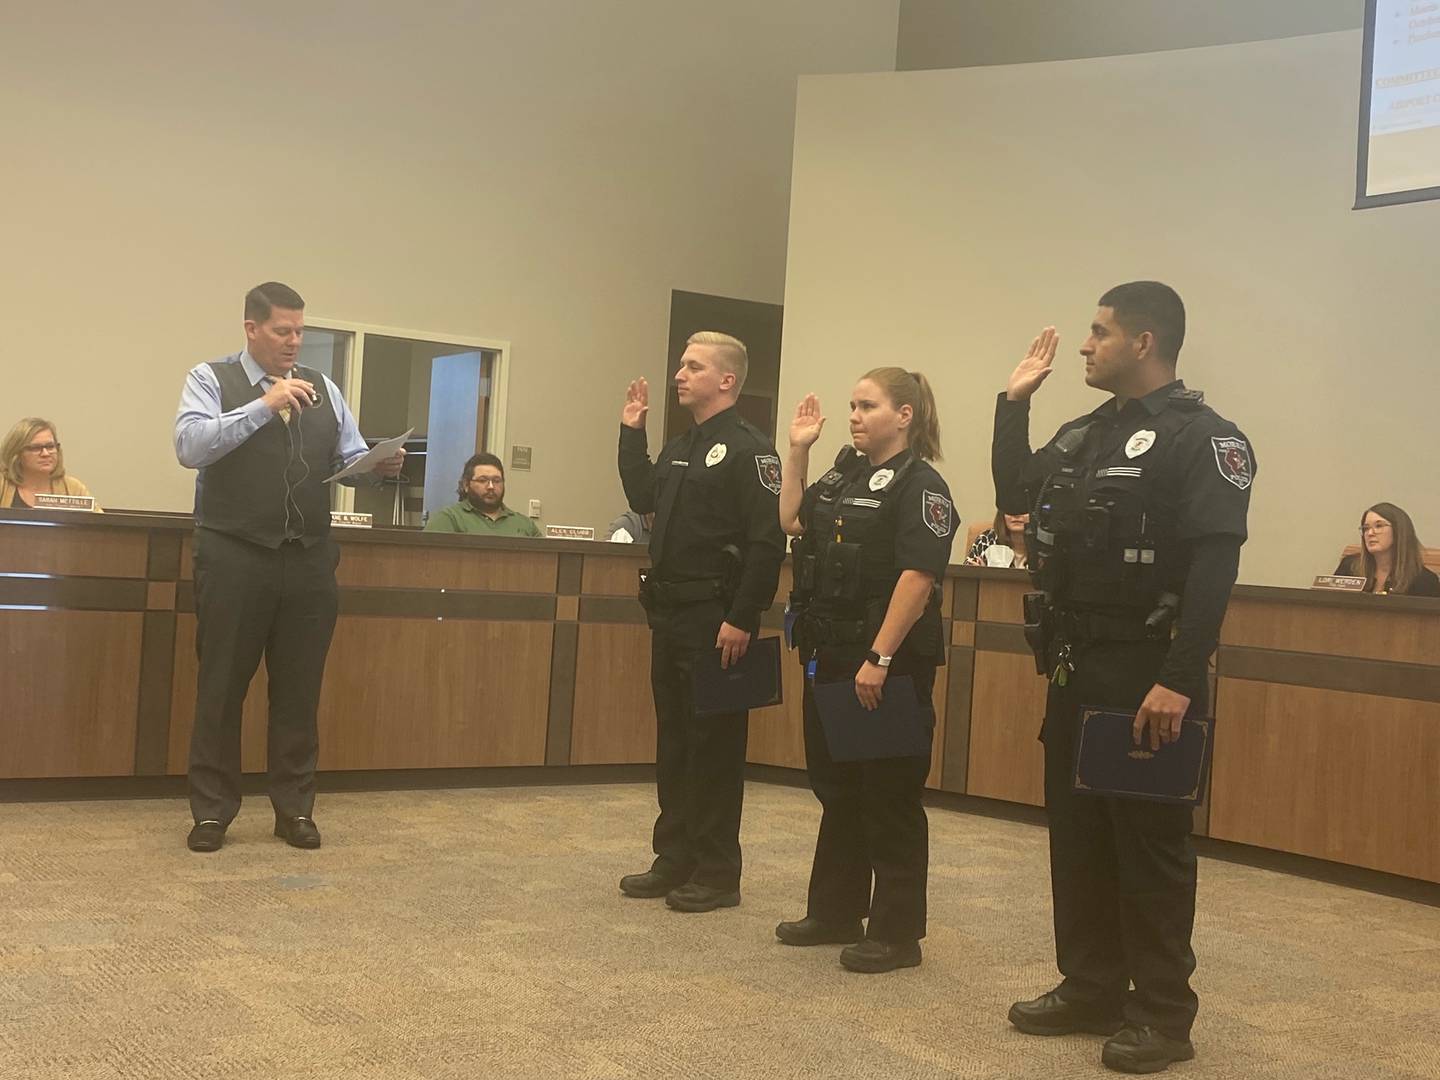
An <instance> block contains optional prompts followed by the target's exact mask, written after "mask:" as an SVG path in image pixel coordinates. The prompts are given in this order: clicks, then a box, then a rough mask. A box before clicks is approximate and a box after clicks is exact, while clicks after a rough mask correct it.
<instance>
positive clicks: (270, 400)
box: [260, 379, 315, 413]
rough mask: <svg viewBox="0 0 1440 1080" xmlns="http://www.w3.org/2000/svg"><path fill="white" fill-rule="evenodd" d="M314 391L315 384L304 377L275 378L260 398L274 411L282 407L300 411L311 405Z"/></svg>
mask: <svg viewBox="0 0 1440 1080" xmlns="http://www.w3.org/2000/svg"><path fill="white" fill-rule="evenodd" d="M314 393H315V387H314V385H313V384H311V383H308V382H306V381H305V380H304V379H275V380H273V381H272V382H271V384H270V389H269V390H266V391H265V396H264V397H262V398H261V399H260V400H261V401H263V402H265V404H266V405H267V406H268V407H269V409H270V411H271V412H272V413H278V412H280V411H281V410H282V409H295V410H297V411H298V410H300V409H308V408H309V407H310V405H311V400H310V399H311V395H313V394H314Z"/></svg>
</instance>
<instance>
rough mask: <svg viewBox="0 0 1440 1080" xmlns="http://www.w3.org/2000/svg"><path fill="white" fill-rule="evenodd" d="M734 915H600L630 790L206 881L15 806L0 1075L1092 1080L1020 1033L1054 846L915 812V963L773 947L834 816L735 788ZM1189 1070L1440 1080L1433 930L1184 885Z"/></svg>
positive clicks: (561, 791) (941, 814)
mask: <svg viewBox="0 0 1440 1080" xmlns="http://www.w3.org/2000/svg"><path fill="white" fill-rule="evenodd" d="M746 798H747V803H746V813H745V828H744V837H743V839H744V843H745V856H746V870H745V882H744V902H743V903H742V904H741V906H740V907H738V908H735V909H732V910H727V911H721V912H716V913H712V914H706V915H685V914H680V913H677V912H672V911H670V910H668V909H667V908H665V906H664V902H663V901H662V900H650V901H644V900H630V899H627V898H624V897H622V896H621V895H620V894H619V892H618V891H617V888H616V881H617V879H618V878H619V877H620V876H621V875H622V874H625V873H630V872H634V871H639V870H643V869H645V868H646V867H647V866H648V864H649V831H650V825H651V821H652V816H653V813H654V792H653V789H652V788H650V787H648V786H645V785H633V784H617V785H606V786H576V787H535V788H504V789H480V790H476V789H471V790H449V791H405V792H380V793H365V794H333V795H322V797H321V800H320V803H319V806H318V807H317V811H316V818H317V821H318V822H319V825H320V828H321V830H322V831H323V833H324V839H325V844H324V847H323V848H321V849H320V850H319V851H313V852H305V851H298V850H295V849H293V848H290V847H287V846H285V845H284V844H283V843H282V842H281V841H279V840H277V839H275V838H273V837H272V836H271V835H270V831H271V825H272V818H271V815H270V811H269V807H268V804H267V803H266V802H265V800H264V799H263V798H251V799H248V800H247V801H246V805H245V808H244V810H242V812H241V815H240V817H239V819H238V820H237V821H236V822H235V823H234V824H233V825H232V826H231V829H230V833H229V839H228V842H227V844H226V846H225V848H224V850H222V851H220V852H219V853H217V854H212V855H196V854H193V853H191V852H189V851H187V850H186V849H185V846H184V838H185V832H186V830H187V828H188V826H189V820H188V817H189V815H188V813H187V809H186V805H185V803H184V802H183V801H182V800H176V799H153V800H126V801H113V802H73V803H14V804H4V805H0V1077H4V1078H6V1080H10V1078H16V1080H20V1078H23V1080H112V1078H127V1080H128V1078H143V1080H170V1078H180V1077H185V1078H191V1077H195V1078H205V1080H301V1078H304V1080H331V1078H334V1080H339V1078H344V1080H369V1078H374V1080H381V1078H384V1080H441V1078H451V1077H455V1078H460V1077H463V1078H466V1080H469V1078H474V1077H486V1078H492V1077H493V1078H507V1080H508V1078H511V1077H514V1078H517V1080H518V1078H530V1077H537V1078H538V1077H545V1078H569V1077H575V1078H596V1080H601V1078H603V1080H631V1078H637V1080H638V1078H650V1077H656V1078H659V1077H664V1078H667V1080H709V1078H717V1080H719V1078H724V1080H748V1078H769V1077H776V1078H780V1077H785V1078H792V1077H825V1078H833V1077H852V1076H853V1077H883V1078H886V1080H903V1078H921V1077H965V1078H976V1080H979V1078H992V1077H993V1078H1010V1077H1046V1078H1069V1077H1095V1076H1103V1075H1108V1074H1107V1073H1106V1071H1105V1070H1104V1069H1103V1068H1102V1067H1101V1066H1100V1063H1099V1055H1100V1044H1101V1041H1102V1040H1101V1039H1099V1038H1097V1037H1093V1036H1075V1037H1066V1038H1053V1039H1043V1038H1033V1037H1029V1036H1025V1035H1021V1034H1019V1033H1018V1032H1016V1031H1014V1030H1013V1029H1012V1028H1010V1026H1009V1025H1008V1024H1007V1023H1006V1022H1005V1011H1006V1009H1007V1008H1008V1006H1009V1004H1010V1002H1011V1001H1012V1000H1014V999H1016V998H1019V997H1030V996H1033V995H1035V994H1038V993H1040V992H1041V991H1043V990H1046V989H1049V988H1050V987H1051V986H1052V985H1053V983H1054V982H1055V981H1056V977H1055V973H1054V966H1053V953H1052V941H1051V929H1050V905H1049V885H1048V868H1047V860H1046V838H1045V832H1044V830H1043V829H1041V828H1038V827H1035V826H1032V825H1026V824H1018V823H1012V822H1007V821H999V820H993V819H989V818H984V817H978V816H972V815H968V814H963V813H957V812H951V811H945V810H932V811H930V826H931V875H930V934H929V937H928V938H927V939H926V941H925V943H924V948H925V962H924V964H923V965H922V966H921V967H919V968H915V969H912V970H908V971H902V972H896V973H893V974H890V975H880V976H864V975H854V974H850V973H848V972H846V971H844V970H843V969H841V968H840V966H839V964H838V962H837V959H836V955H837V953H838V947H820V948H814V949H794V948H788V947H786V946H783V945H780V944H779V943H778V942H776V940H775V938H774V935H773V930H774V926H775V923H776V922H778V921H779V920H781V919H788V918H799V917H800V916H802V915H803V914H804V898H805V887H806V881H807V878H808V874H809V866H810V855H811V852H812V850H813V845H814V839H815V828H816V824H817V822H818V819H819V812H818V808H817V806H816V804H815V802H814V799H813V797H812V796H811V795H810V793H809V792H807V791H804V790H798V789H792V788H785V787H779V786H773V785H767V784H751V785H750V786H749V789H748V792H747V796H746ZM1195 949H1196V953H1197V954H1198V956H1199V963H1200V966H1199V970H1198V972H1197V974H1196V976H1195V981H1194V985H1195V988H1196V990H1197V991H1198V992H1199V994H1200V999H1201V1002H1200V1009H1201V1011H1200V1017H1199V1020H1198V1022H1197V1024H1196V1029H1195V1035H1194V1038H1195V1044H1196V1049H1197V1051H1198V1054H1199V1056H1198V1058H1197V1059H1196V1060H1195V1061H1193V1062H1189V1063H1185V1064H1182V1065H1177V1066H1173V1067H1172V1069H1171V1070H1170V1073H1171V1075H1175V1076H1191V1077H1207V1078H1216V1080H1219V1078H1237V1080H1238V1078H1246V1080H1250V1078H1256V1077H1261V1078H1264V1077H1283V1078H1291V1077H1293V1078H1295V1080H1302V1078H1303V1080H1329V1078H1335V1080H1392V1078H1393V1080H1400V1078H1405V1080H1414V1078H1420V1077H1425V1078H1432V1080H1433V1078H1435V1077H1440V1038H1437V1032H1440V978H1437V976H1440V909H1437V908H1433V907H1427V906H1424V905H1418V904H1414V903H1410V902H1407V901H1404V900H1398V899H1390V898H1386V897H1382V896H1376V895H1372V894H1369V893H1365V892H1359V891H1354V890H1350V889H1346V888H1342V887H1339V886H1335V885H1329V884H1324V883H1320V882H1315V881H1310V880H1306V879H1302V878H1296V877H1290V876H1287V875H1284V874H1278V873H1273V872H1270V871H1266V870H1259V869H1254V868H1250V867H1245V866H1239V865H1234V864H1230V863H1224V862H1217V861H1214V860H1202V863H1201V869H1200V909H1199V920H1198V925H1197V927H1196V933H1195Z"/></svg>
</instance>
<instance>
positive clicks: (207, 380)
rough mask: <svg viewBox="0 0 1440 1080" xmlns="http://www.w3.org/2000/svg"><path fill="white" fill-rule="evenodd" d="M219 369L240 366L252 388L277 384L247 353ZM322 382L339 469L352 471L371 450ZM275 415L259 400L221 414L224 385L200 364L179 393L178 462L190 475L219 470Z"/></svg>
mask: <svg viewBox="0 0 1440 1080" xmlns="http://www.w3.org/2000/svg"><path fill="white" fill-rule="evenodd" d="M220 363H224V364H239V365H240V366H241V367H242V368H243V369H244V370H245V376H246V378H248V379H249V380H250V385H251V386H256V385H258V384H259V383H261V382H262V381H263V382H264V383H265V384H266V386H267V387H268V386H269V385H270V384H271V383H273V382H274V381H275V380H274V378H273V377H272V376H270V375H267V374H266V373H265V370H264V369H263V368H262V367H261V366H260V365H259V364H257V363H256V362H255V358H254V357H253V356H251V355H250V352H249V350H248V349H247V350H245V351H243V352H240V353H235V354H232V355H230V356H227V357H225V358H224V359H223V360H221V361H220ZM321 378H323V379H324V380H325V389H324V392H325V393H327V394H329V395H330V404H331V407H332V408H334V410H335V417H336V419H337V420H339V422H340V433H339V435H338V437H337V439H336V443H335V455H336V457H337V458H338V459H339V464H343V465H349V464H350V463H351V462H352V461H354V460H355V459H356V458H358V457H360V455H362V454H363V453H365V451H366V450H367V449H369V447H367V446H366V444H365V440H364V439H363V438H362V437H361V436H360V426H359V425H358V424H357V423H356V422H355V415H354V414H353V413H352V412H351V411H350V406H348V405H346V404H345V399H344V398H343V397H341V396H340V390H339V388H338V387H337V386H336V385H335V384H334V383H333V382H331V381H330V377H329V376H328V375H324V374H322V375H321ZM274 415H275V414H274V413H273V412H271V411H270V406H268V405H266V404H265V402H264V401H263V400H261V399H260V398H256V399H255V400H254V401H250V402H247V403H246V404H244V405H242V406H240V407H239V408H238V409H231V410H230V411H229V412H222V411H221V407H220V381H219V380H218V379H217V378H216V377H215V372H214V371H213V370H212V369H211V367H210V365H209V364H197V365H196V366H195V367H193V368H191V369H190V374H188V375H187V376H185V387H184V389H183V390H181V391H180V409H179V411H178V412H177V413H176V414H175V456H176V457H177V458H179V459H180V464H181V465H184V466H185V467H186V468H187V469H202V470H203V469H204V468H205V466H207V465H213V464H215V462H217V461H219V460H220V459H221V458H222V457H224V456H225V455H226V454H228V453H229V452H230V451H231V450H234V449H235V447H237V446H239V445H240V444H241V443H243V442H244V441H245V440H246V439H248V438H250V436H251V435H254V434H255V432H257V431H259V430H260V429H261V428H262V427H264V426H265V425H266V424H268V423H269V422H270V420H271V418H272V417H273V416H274ZM337 467H338V466H337ZM377 479H378V477H377V475H376V474H375V473H365V474H364V475H363V477H354V478H352V477H346V478H345V479H344V480H342V481H340V482H341V483H342V484H348V483H353V482H354V481H355V480H361V481H362V482H365V483H374V482H375V481H376V480H377Z"/></svg>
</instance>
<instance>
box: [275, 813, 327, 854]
mask: <svg viewBox="0 0 1440 1080" xmlns="http://www.w3.org/2000/svg"><path fill="white" fill-rule="evenodd" d="M275 835H276V836H278V837H280V839H282V840H284V841H285V842H286V843H287V844H289V845H290V846H291V847H299V848H317V847H319V846H320V830H319V829H317V828H316V827H315V822H313V821H311V820H310V819H309V818H308V817H281V816H280V815H279V814H276V815H275Z"/></svg>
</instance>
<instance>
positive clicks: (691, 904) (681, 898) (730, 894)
mask: <svg viewBox="0 0 1440 1080" xmlns="http://www.w3.org/2000/svg"><path fill="white" fill-rule="evenodd" d="M665 903H666V905H667V906H669V907H672V908H674V909H675V910H676V911H714V910H715V909H716V908H722V907H735V906H737V905H738V904H739V903H740V890H739V889H731V890H728V891H727V890H725V889H712V888H711V887H710V886H709V885H697V884H696V883H695V882H693V881H687V882H686V883H685V884H684V885H681V886H680V887H679V888H678V889H671V890H670V892H669V893H667V894H666V896H665Z"/></svg>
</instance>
